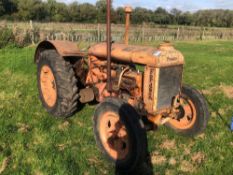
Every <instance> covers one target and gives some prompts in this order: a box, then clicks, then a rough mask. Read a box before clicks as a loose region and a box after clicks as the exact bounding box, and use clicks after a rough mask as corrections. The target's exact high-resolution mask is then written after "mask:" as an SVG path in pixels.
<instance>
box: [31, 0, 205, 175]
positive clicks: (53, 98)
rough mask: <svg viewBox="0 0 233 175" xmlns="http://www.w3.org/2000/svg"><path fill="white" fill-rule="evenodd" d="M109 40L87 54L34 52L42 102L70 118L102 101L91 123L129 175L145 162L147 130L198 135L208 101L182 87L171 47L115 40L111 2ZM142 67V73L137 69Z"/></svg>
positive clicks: (53, 48)
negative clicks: (167, 129)
mask: <svg viewBox="0 0 233 175" xmlns="http://www.w3.org/2000/svg"><path fill="white" fill-rule="evenodd" d="M107 5H108V8H107V9H108V10H107V13H108V14H107V42H103V43H98V44H96V45H93V46H91V47H90V48H89V50H88V52H87V53H83V52H81V51H80V50H79V48H78V47H77V45H76V44H75V43H72V42H68V41H43V42H41V43H40V44H39V45H38V47H37V49H36V54H35V62H36V63H37V71H38V73H37V78H38V89H39V95H40V99H41V101H42V104H43V106H44V107H45V109H46V110H47V111H48V112H49V113H50V114H52V115H53V116H55V117H69V116H71V115H73V114H74V113H75V112H76V111H77V109H78V107H79V105H80V104H81V103H89V102H92V101H96V102H98V103H99V104H98V106H97V107H96V110H95V113H94V117H93V121H94V126H93V127H94V134H95V138H96V142H97V145H98V146H99V148H100V150H101V151H102V152H103V153H104V154H105V155H106V156H107V157H108V158H109V160H111V161H112V162H114V163H115V164H116V167H117V169H119V170H120V171H123V172H124V171H126V172H127V171H131V170H132V169H134V168H135V167H136V166H138V165H139V164H140V163H141V161H143V160H144V158H145V156H146V146H147V143H146V141H147V140H146V131H147V130H149V129H152V128H154V126H159V125H166V126H168V127H170V128H172V129H173V130H174V131H175V132H178V133H181V134H184V135H186V136H187V135H188V136H193V135H196V134H198V133H200V132H202V131H203V130H204V129H205V128H206V125H207V121H208V118H209V113H208V108H207V104H206V102H205V99H204V97H203V96H202V95H201V94H200V93H199V92H198V91H197V90H195V89H193V88H191V87H189V86H186V85H182V75H183V68H184V57H183V55H182V54H181V52H179V51H178V50H176V49H175V48H174V47H173V46H172V45H171V44H170V43H163V44H161V45H160V46H159V47H156V48H153V47H145V46H133V45H128V38H129V37H128V29H129V15H130V12H131V11H132V9H131V8H129V7H127V8H126V14H127V15H126V24H127V25H126V33H125V44H117V43H114V42H112V41H111V22H110V16H111V11H110V9H111V8H110V0H108V1H107ZM136 65H139V66H137V67H141V68H142V69H141V70H143V71H140V70H138V69H137V67H136Z"/></svg>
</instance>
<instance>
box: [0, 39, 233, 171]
mask: <svg viewBox="0 0 233 175" xmlns="http://www.w3.org/2000/svg"><path fill="white" fill-rule="evenodd" d="M147 44H148V45H155V43H147ZM175 45H176V47H177V48H178V49H180V50H181V51H182V52H183V53H184V55H185V57H186V67H185V75H184V83H186V84H190V85H192V86H194V87H196V88H198V89H200V90H202V92H203V93H204V94H205V95H206V97H207V99H208V101H209V102H210V112H211V119H210V121H209V124H208V127H207V130H206V131H205V133H204V134H202V135H200V136H198V137H196V138H185V137H181V136H178V135H176V134H175V133H173V132H172V131H171V130H169V129H167V128H165V127H161V128H160V129H159V130H158V131H156V132H150V133H148V144H149V151H150V155H151V160H152V163H153V171H154V174H160V175H163V174H166V175H176V174H194V175H195V174H197V175H199V174H200V175H202V174H203V175H220V174H223V175H232V174H233V133H232V132H230V130H229V128H227V126H226V123H224V121H225V122H227V123H228V124H230V121H231V117H232V115H233V76H232V74H233V42H230V41H225V42H224V41H221V42H217V41H214V42H177V43H175ZM33 53H34V48H24V49H18V48H10V47H8V48H5V49H2V50H0V174H1V173H2V174H9V175H13V174H33V175H42V174H51V175H54V174H58V175H60V174H61V175H63V174H75V175H78V174H80V175H94V174H96V175H102V174H110V175H111V174H115V170H114V167H113V166H112V165H110V164H109V163H108V162H107V161H106V160H105V159H104V158H103V157H102V155H101V153H100V152H99V151H98V149H97V147H96V145H95V140H94V136H93V132H92V114H93V110H94V109H95V106H90V105H86V107H85V108H84V109H83V110H82V111H80V112H78V113H77V114H76V115H75V116H73V117H72V118H70V119H68V120H66V121H64V120H55V119H53V118H52V117H51V116H49V115H48V114H47V113H46V112H45V110H44V109H43V108H42V106H41V104H40V101H39V100H38V92H37V85H36V65H34V64H33ZM218 114H220V115H221V116H222V119H223V120H222V119H220V117H218Z"/></svg>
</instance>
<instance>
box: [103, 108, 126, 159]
mask: <svg viewBox="0 0 233 175" xmlns="http://www.w3.org/2000/svg"><path fill="white" fill-rule="evenodd" d="M99 124H100V133H99V134H100V139H101V142H102V145H103V147H104V149H105V150H106V151H107V153H108V154H109V155H110V156H111V157H112V158H113V159H114V160H124V159H126V157H127V155H128V153H129V137H128V133H127V130H126V128H125V126H124V125H123V124H122V122H121V121H120V117H119V115H117V114H115V113H113V112H106V113H104V114H103V115H102V116H101V117H100V123H99Z"/></svg>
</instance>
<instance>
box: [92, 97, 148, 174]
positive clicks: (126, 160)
mask: <svg viewBox="0 0 233 175" xmlns="http://www.w3.org/2000/svg"><path fill="white" fill-rule="evenodd" d="M93 120H94V133H95V139H96V142H97V145H98V147H99V149H100V150H101V151H102V153H103V154H104V155H105V156H106V157H107V158H108V159H109V160H110V161H111V162H112V163H114V164H115V166H116V170H117V171H118V172H121V173H129V172H132V171H134V170H135V168H136V167H137V168H138V167H139V166H140V165H141V164H142V163H143V162H144V161H145V158H146V151H147V140H146V132H145V129H144V128H143V124H142V122H141V121H140V118H139V115H138V114H137V112H136V111H135V109H134V108H133V107H132V106H130V105H129V104H126V103H124V102H122V101H121V100H118V99H111V98H110V99H107V100H106V101H105V102H103V103H101V104H99V105H98V106H97V108H96V111H95V114H94V119H93Z"/></svg>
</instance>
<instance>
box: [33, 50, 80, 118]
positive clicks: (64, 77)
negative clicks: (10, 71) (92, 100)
mask: <svg viewBox="0 0 233 175" xmlns="http://www.w3.org/2000/svg"><path fill="white" fill-rule="evenodd" d="M37 81H38V89H39V96H40V99H41V102H42V105H43V106H44V107H45V109H46V110H47V111H48V112H49V113H50V114H52V115H53V116H55V117H64V118H65V117H69V116H71V115H72V114H73V113H74V112H75V111H76V109H77V100H78V88H77V79H76V77H75V74H74V71H73V68H72V65H71V64H70V63H69V62H68V61H66V60H64V58H62V57H61V56H60V55H59V54H58V53H57V52H56V50H44V51H43V52H42V53H41V58H40V60H39V62H38V64H37Z"/></svg>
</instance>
